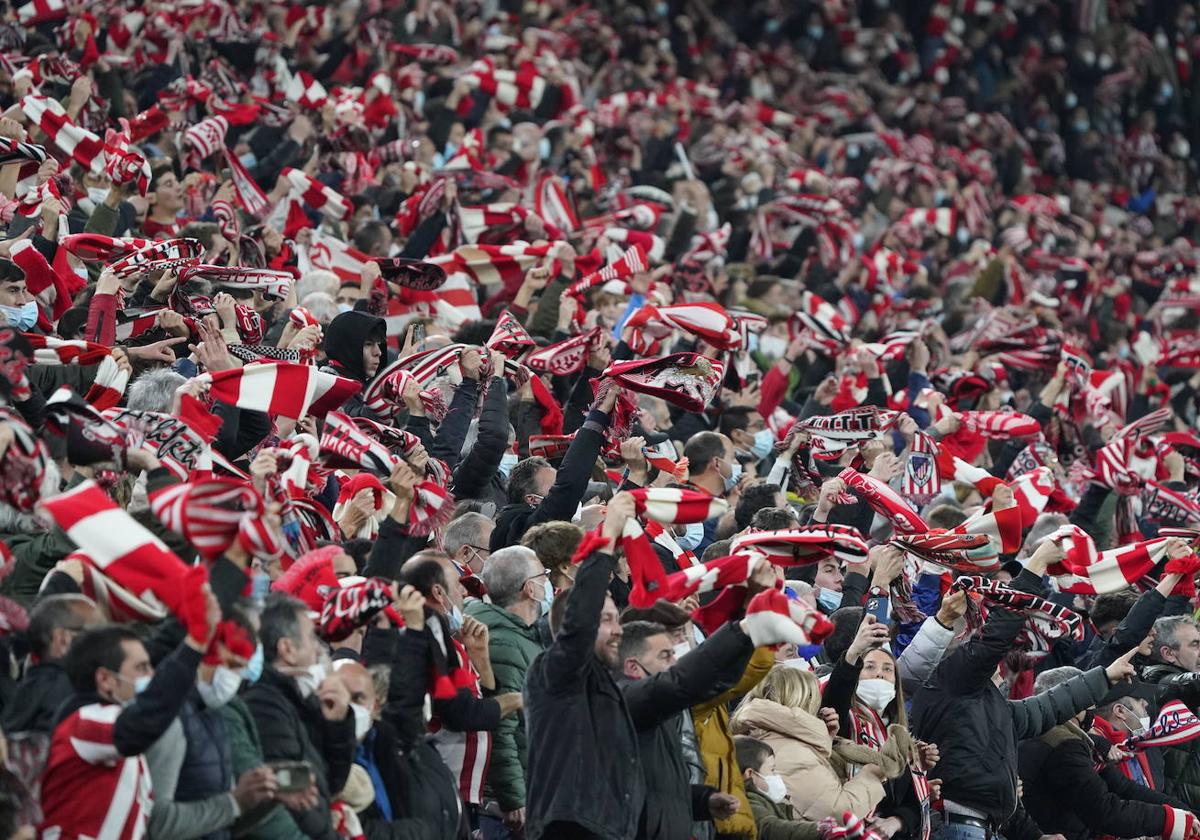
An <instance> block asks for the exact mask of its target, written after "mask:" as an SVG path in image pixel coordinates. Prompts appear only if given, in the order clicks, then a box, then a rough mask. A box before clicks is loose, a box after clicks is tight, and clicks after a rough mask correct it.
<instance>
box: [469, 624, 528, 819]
mask: <svg viewBox="0 0 1200 840" xmlns="http://www.w3.org/2000/svg"><path fill="white" fill-rule="evenodd" d="M466 613H467V615H469V616H471V617H472V618H474V619H477V620H479V621H482V622H483V623H484V624H485V625H487V628H488V631H489V638H488V653H489V654H490V655H491V659H492V673H493V674H494V675H495V678H496V693H498V694H504V693H507V692H510V691H517V692H519V691H521V690H522V689H523V688H524V687H525V672H526V671H528V670H529V666H530V665H531V664H532V663H533V660H534V659H536V658H537V656H538V654H540V653H541V652H542V650H543V647H542V641H541V637H540V635H539V633H538V628H537V625H536V624H526V623H525V622H524V621H522V620H521V619H520V618H518V617H517V616H515V615H513V614H512V613H510V612H509V611H508V610H505V609H501V608H500V607H497V606H496V605H494V604H488V603H485V602H484V601H477V600H473V601H470V602H469V603H468V604H467V609H466ZM526 756H527V753H526V743H525V716H524V715H523V714H522V713H520V712H518V713H517V714H515V715H509V716H508V717H506V718H505V719H504V720H502V721H501V722H500V727H499V728H498V729H497V730H496V737H495V741H494V742H493V744H492V758H491V762H490V764H489V765H488V774H487V785H488V789H489V790H490V792H491V795H492V796H493V797H494V798H495V799H496V801H497V802H499V803H500V807H501V808H502V809H504V810H505V811H515V810H516V809H518V808H524V807H525V765H526Z"/></svg>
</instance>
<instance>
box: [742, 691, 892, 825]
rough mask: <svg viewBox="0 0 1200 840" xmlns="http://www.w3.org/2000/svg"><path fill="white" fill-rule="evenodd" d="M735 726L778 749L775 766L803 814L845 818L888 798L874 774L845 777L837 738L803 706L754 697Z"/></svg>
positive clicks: (744, 707)
mask: <svg viewBox="0 0 1200 840" xmlns="http://www.w3.org/2000/svg"><path fill="white" fill-rule="evenodd" d="M733 731H734V733H735V734H738V735H749V736H750V737H752V738H758V739H759V740H760V741H765V742H766V744H767V745H768V746H769V747H770V748H771V749H772V750H774V751H775V770H776V772H777V773H779V775H780V776H782V777H783V782H784V784H785V785H786V786H787V791H788V796H789V797H790V798H791V801H792V805H793V807H795V809H796V814H797V816H799V817H800V818H802V819H806V820H822V819H825V818H826V817H834V818H837V819H840V818H841V816H842V814H844V813H845V812H846V811H851V812H853V813H855V814H867V813H870V811H871V809H872V808H874V807H875V806H876V805H878V804H879V802H880V800H882V799H883V785H882V784H881V783H880V782H879V780H878V779H876V778H875V777H874V776H872V775H869V774H866V773H860V774H858V775H857V776H855V777H854V778H853V779H850V780H849V781H843V780H842V778H841V776H840V775H839V774H838V772H837V771H836V770H835V769H834V765H833V760H832V755H833V738H832V736H830V734H829V730H828V729H827V728H826V727H825V722H824V721H822V720H821V719H820V718H818V717H817V716H816V715H810V714H809V713H808V712H806V711H804V710H803V709H794V708H791V707H788V706H784V705H782V704H780V703H776V702H774V701H773V700H764V699H762V698H755V699H753V700H750V701H748V702H746V703H744V704H742V705H741V706H740V707H738V710H737V711H736V712H734V715H733Z"/></svg>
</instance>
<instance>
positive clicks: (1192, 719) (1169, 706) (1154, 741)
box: [1121, 700, 1200, 750]
mask: <svg viewBox="0 0 1200 840" xmlns="http://www.w3.org/2000/svg"><path fill="white" fill-rule="evenodd" d="M1197 738H1200V718H1198V717H1196V714H1195V712H1193V711H1192V710H1191V709H1189V708H1188V707H1187V704H1186V703H1184V702H1183V701H1182V700H1171V701H1170V702H1168V703H1164V704H1163V707H1162V709H1161V710H1160V711H1159V713H1158V717H1157V718H1156V719H1155V721H1154V723H1153V724H1151V725H1150V728H1149V729H1147V730H1146V731H1145V732H1143V733H1141V734H1140V735H1130V736H1129V737H1127V738H1126V739H1125V743H1124V744H1122V745H1121V746H1122V749H1126V750H1148V749H1150V748H1151V747H1174V746H1178V745H1179V744H1186V743H1187V742H1188V741H1194V740H1195V739H1197Z"/></svg>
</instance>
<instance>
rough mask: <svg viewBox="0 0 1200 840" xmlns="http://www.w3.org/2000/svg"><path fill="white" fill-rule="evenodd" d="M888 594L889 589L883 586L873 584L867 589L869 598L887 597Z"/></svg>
mask: <svg viewBox="0 0 1200 840" xmlns="http://www.w3.org/2000/svg"><path fill="white" fill-rule="evenodd" d="M887 594H888V593H887V590H886V589H884V588H883V587H882V586H872V587H871V588H870V589H868V590H867V597H868V598H886V597H887Z"/></svg>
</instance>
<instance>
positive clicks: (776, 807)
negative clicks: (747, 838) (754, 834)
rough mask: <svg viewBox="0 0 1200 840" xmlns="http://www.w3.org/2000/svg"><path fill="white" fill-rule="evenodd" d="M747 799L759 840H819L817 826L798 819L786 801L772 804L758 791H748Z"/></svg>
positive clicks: (810, 821) (811, 822)
mask: <svg viewBox="0 0 1200 840" xmlns="http://www.w3.org/2000/svg"><path fill="white" fill-rule="evenodd" d="M746 798H747V800H749V802H750V810H751V812H752V813H753V815H754V824H755V825H756V826H757V828H758V840H819V838H820V836H821V833H820V831H818V830H817V824H816V823H815V822H813V821H812V820H801V819H797V817H796V811H795V809H794V808H792V806H791V803H789V802H788V801H787V800H786V799H785V800H783V801H782V802H772V801H771V800H770V799H768V798H767V797H766V796H765V795H763V794H761V793H759V792H758V791H757V790H747V791H746Z"/></svg>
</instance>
